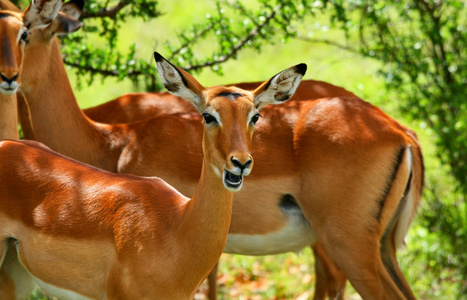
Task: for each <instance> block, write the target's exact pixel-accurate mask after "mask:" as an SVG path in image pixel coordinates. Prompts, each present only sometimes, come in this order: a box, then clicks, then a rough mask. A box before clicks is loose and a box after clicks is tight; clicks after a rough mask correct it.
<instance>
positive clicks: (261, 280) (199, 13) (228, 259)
mask: <svg viewBox="0 0 467 300" xmlns="http://www.w3.org/2000/svg"><path fill="white" fill-rule="evenodd" d="M194 3H195V2H194V1H176V0H174V1H161V2H160V3H159V6H160V9H161V10H162V11H164V12H165V13H166V14H165V15H164V16H162V17H160V18H158V19H157V20H153V21H151V22H149V23H140V22H128V23H127V24H125V28H124V29H123V32H122V36H121V37H122V38H121V43H120V47H121V48H122V49H125V47H128V45H129V44H131V43H132V42H135V41H136V42H138V53H139V55H140V56H141V57H147V58H148V60H151V59H152V52H153V51H154V50H159V49H160V48H162V47H160V46H159V45H160V44H161V41H164V40H166V39H170V40H172V41H175V40H176V34H177V32H180V30H181V28H186V27H187V26H188V24H189V23H190V22H196V21H201V20H202V19H203V17H204V15H205V14H206V12H208V11H209V10H210V8H211V7H212V2H211V1H204V2H201V1H197V2H196V5H195V4H194ZM180 7H183V8H184V9H180ZM195 17H196V18H195ZM308 25H309V28H311V29H310V30H313V31H314V32H315V34H317V35H319V34H322V32H320V31H319V29H317V28H318V27H317V26H314V25H313V24H308ZM326 34H327V35H328V37H329V36H331V37H335V38H340V36H339V35H338V34H337V33H332V32H326ZM159 51H160V50H159ZM162 54H163V53H162ZM300 62H305V63H307V64H308V72H307V74H306V76H305V79H315V80H323V81H327V82H330V83H332V84H335V85H338V86H342V87H345V88H347V89H348V90H350V91H352V92H354V93H356V94H357V95H358V96H360V97H361V98H363V99H365V100H367V101H369V102H371V103H373V104H375V105H377V106H379V107H381V108H382V109H383V110H384V111H386V112H388V113H389V114H390V115H392V116H394V117H395V118H396V119H398V120H399V121H400V122H401V123H403V124H405V125H408V126H409V127H411V128H412V129H415V131H417V133H418V134H419V138H420V141H421V143H422V147H423V149H424V154H425V158H426V167H427V177H428V178H431V180H437V181H439V182H440V183H441V186H442V188H443V189H445V190H446V191H449V190H450V189H452V183H451V182H450V179H449V178H450V177H449V175H448V172H447V170H446V169H445V168H444V167H443V165H442V164H441V163H440V162H439V160H438V159H437V158H436V156H435V154H434V153H435V148H434V144H433V142H432V141H431V137H430V135H429V134H428V133H427V132H426V131H423V130H421V129H420V127H419V125H418V124H416V123H413V122H411V121H410V120H406V119H404V118H403V116H401V115H400V114H399V113H398V111H397V101H398V99H397V95H395V94H392V95H391V94H388V93H387V92H386V91H385V89H384V82H383V81H382V79H381V78H379V77H377V76H375V75H374V74H375V71H376V70H377V69H378V67H379V65H378V63H377V62H375V61H372V60H368V59H362V58H361V57H359V56H357V55H354V54H349V53H348V52H344V51H343V50H339V49H336V48H333V47H331V46H325V45H312V44H309V43H306V42H303V41H299V40H291V41H290V42H289V43H285V44H283V43H281V42H280V41H276V42H275V43H271V44H270V45H267V46H265V47H264V48H263V49H262V50H261V52H260V53H258V52H256V51H253V50H248V51H244V52H241V53H240V54H239V55H238V59H237V60H235V61H229V62H227V63H226V64H224V65H223V70H224V74H225V75H224V76H219V75H217V74H215V73H213V72H212V71H210V70H204V71H202V72H201V73H200V74H198V75H197V76H196V78H197V79H199V81H200V82H201V83H202V84H204V85H206V86H210V85H217V84H226V83H232V82H246V81H260V80H267V79H268V78H269V77H271V76H272V75H274V74H276V73H277V72H279V71H280V70H283V69H285V68H288V67H289V66H292V65H294V64H297V63H300ZM69 74H70V79H71V82H72V85H73V86H77V84H76V78H75V76H74V75H73V74H72V72H70V73H69ZM133 91H138V89H137V88H136V87H134V86H133V85H132V84H131V83H130V82H128V81H124V82H118V83H117V82H115V81H113V80H110V79H108V80H105V81H95V82H94V83H93V84H92V85H89V86H85V87H84V88H83V89H81V90H75V93H76V96H77V99H78V101H79V104H80V106H81V107H82V108H85V107H89V106H94V105H98V104H100V103H103V102H106V101H108V100H110V99H113V98H115V97H117V96H119V95H121V94H123V93H127V92H133ZM422 206H423V204H422ZM422 208H423V207H422ZM432 239H433V236H432V235H430V233H429V232H427V229H425V228H422V227H421V226H419V225H418V224H417V221H416V222H415V224H414V226H412V228H411V230H410V231H409V235H408V240H409V242H408V246H407V248H406V249H404V250H402V251H401V252H400V255H399V257H400V261H401V266H402V268H403V271H404V273H405V274H406V276H407V278H408V281H409V282H410V285H411V286H412V288H413V289H414V292H415V294H416V295H419V296H420V298H421V299H435V300H436V299H456V297H459V296H456V293H455V290H453V285H452V283H451V282H449V280H445V281H439V280H436V278H434V277H433V276H435V275H433V274H431V273H430V272H429V268H428V267H427V266H429V264H427V263H425V262H421V261H418V260H417V259H416V258H414V255H413V253H414V251H415V250H416V249H421V248H424V247H425V248H426V247H432V246H433V245H435V243H434V241H433V240H432ZM414 249H415V250H414ZM448 271H449V270H447V272H448ZM314 279H315V278H314V271H313V255H312V254H311V251H310V249H309V248H307V249H304V250H303V251H302V252H301V253H300V254H298V255H297V254H294V253H288V254H281V255H275V256H260V257H250V256H241V255H228V254H224V255H223V256H222V258H221V263H220V272H219V297H220V298H221V299H309V298H311V296H312V292H313V284H314ZM434 282H438V283H439V284H438V283H436V284H435V283H434ZM205 289H206V286H205V285H203V286H202V287H201V289H200V292H199V293H198V294H197V299H204V298H205V296H204V294H203V292H204V291H205ZM347 294H348V295H349V299H359V297H358V296H357V295H355V292H354V291H353V290H352V289H351V287H349V288H348V290H347ZM460 297H461V298H459V299H462V296H460ZM30 299H33V300H37V299H46V297H45V296H43V295H42V294H41V293H40V292H38V291H37V292H35V294H34V295H32V296H31V298H30ZM464 299H467V298H464Z"/></svg>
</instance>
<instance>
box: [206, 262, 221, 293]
mask: <svg viewBox="0 0 467 300" xmlns="http://www.w3.org/2000/svg"><path fill="white" fill-rule="evenodd" d="M218 269H219V262H217V263H216V265H215V266H214V268H212V270H211V272H210V273H209V275H208V299H209V300H216V299H217V270H218Z"/></svg>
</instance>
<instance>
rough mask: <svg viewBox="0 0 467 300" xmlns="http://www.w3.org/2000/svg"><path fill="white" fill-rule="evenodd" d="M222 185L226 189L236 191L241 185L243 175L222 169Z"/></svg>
mask: <svg viewBox="0 0 467 300" xmlns="http://www.w3.org/2000/svg"><path fill="white" fill-rule="evenodd" d="M223 177H224V185H225V187H226V188H227V189H230V190H234V191H238V190H239V189H240V188H241V187H242V183H243V176H242V175H235V174H233V173H231V172H229V171H227V170H224V176H223Z"/></svg>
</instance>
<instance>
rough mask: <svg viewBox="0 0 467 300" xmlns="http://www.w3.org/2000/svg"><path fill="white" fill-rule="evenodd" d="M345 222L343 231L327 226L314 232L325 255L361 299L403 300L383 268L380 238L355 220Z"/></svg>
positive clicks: (399, 291)
mask: <svg viewBox="0 0 467 300" xmlns="http://www.w3.org/2000/svg"><path fill="white" fill-rule="evenodd" d="M349 219H351V220H348V222H347V224H349V225H348V226H346V228H342V227H340V226H336V224H335V223H332V222H329V223H326V225H325V226H322V227H321V228H320V231H319V232H317V233H318V238H319V239H320V241H321V242H322V245H323V248H324V250H325V251H326V253H327V254H328V255H329V257H330V258H331V259H332V260H333V261H334V262H335V263H336V264H337V265H338V266H339V267H340V268H341V269H342V271H343V272H344V274H345V275H346V277H347V278H348V280H349V281H350V283H351V284H352V286H353V287H354V288H355V290H356V291H357V292H358V293H359V294H360V296H362V298H363V299H375V300H376V299H388V300H389V299H390V300H396V299H406V297H405V296H404V294H403V293H402V292H401V290H400V289H399V288H398V286H397V285H396V283H395V282H394V280H393V278H392V277H391V276H390V275H389V273H388V272H387V270H386V268H385V267H384V265H383V261H382V258H381V252H380V242H379V241H380V238H381V237H380V235H379V234H376V232H375V231H373V230H370V228H371V226H370V227H367V226H365V224H362V222H359V218H358V217H353V218H352V217H349ZM320 233H323V235H321V234H320ZM324 233H326V234H325V235H324Z"/></svg>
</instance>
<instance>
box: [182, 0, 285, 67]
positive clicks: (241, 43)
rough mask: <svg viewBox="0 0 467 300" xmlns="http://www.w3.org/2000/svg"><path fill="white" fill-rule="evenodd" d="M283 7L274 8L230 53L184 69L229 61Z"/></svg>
mask: <svg viewBox="0 0 467 300" xmlns="http://www.w3.org/2000/svg"><path fill="white" fill-rule="evenodd" d="M282 7H283V4H280V5H278V6H276V8H274V10H273V11H272V12H271V13H270V14H269V15H268V16H267V17H266V18H265V19H264V21H263V22H262V23H259V24H258V25H257V26H256V27H255V28H253V29H252V30H251V31H250V33H249V34H248V35H247V36H246V37H245V38H244V39H242V40H241V41H240V42H238V43H237V44H236V45H235V46H234V47H233V48H232V49H231V50H230V52H229V53H227V54H226V55H223V56H221V57H219V58H218V59H216V60H212V61H207V62H204V63H201V64H199V65H188V66H185V67H184V68H183V69H184V70H187V71H192V70H193V71H194V70H198V69H202V68H205V67H212V66H215V65H217V64H220V63H223V62H225V61H227V60H228V59H230V58H231V57H232V56H234V55H235V54H237V52H238V51H240V49H242V48H243V46H245V45H246V43H248V42H249V41H251V40H252V39H253V38H254V37H255V36H257V35H258V33H259V32H260V30H261V29H262V28H263V27H264V26H266V25H267V24H268V23H269V22H270V21H271V20H272V19H274V17H275V16H276V14H277V12H278V11H280V10H281V8H282Z"/></svg>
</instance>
